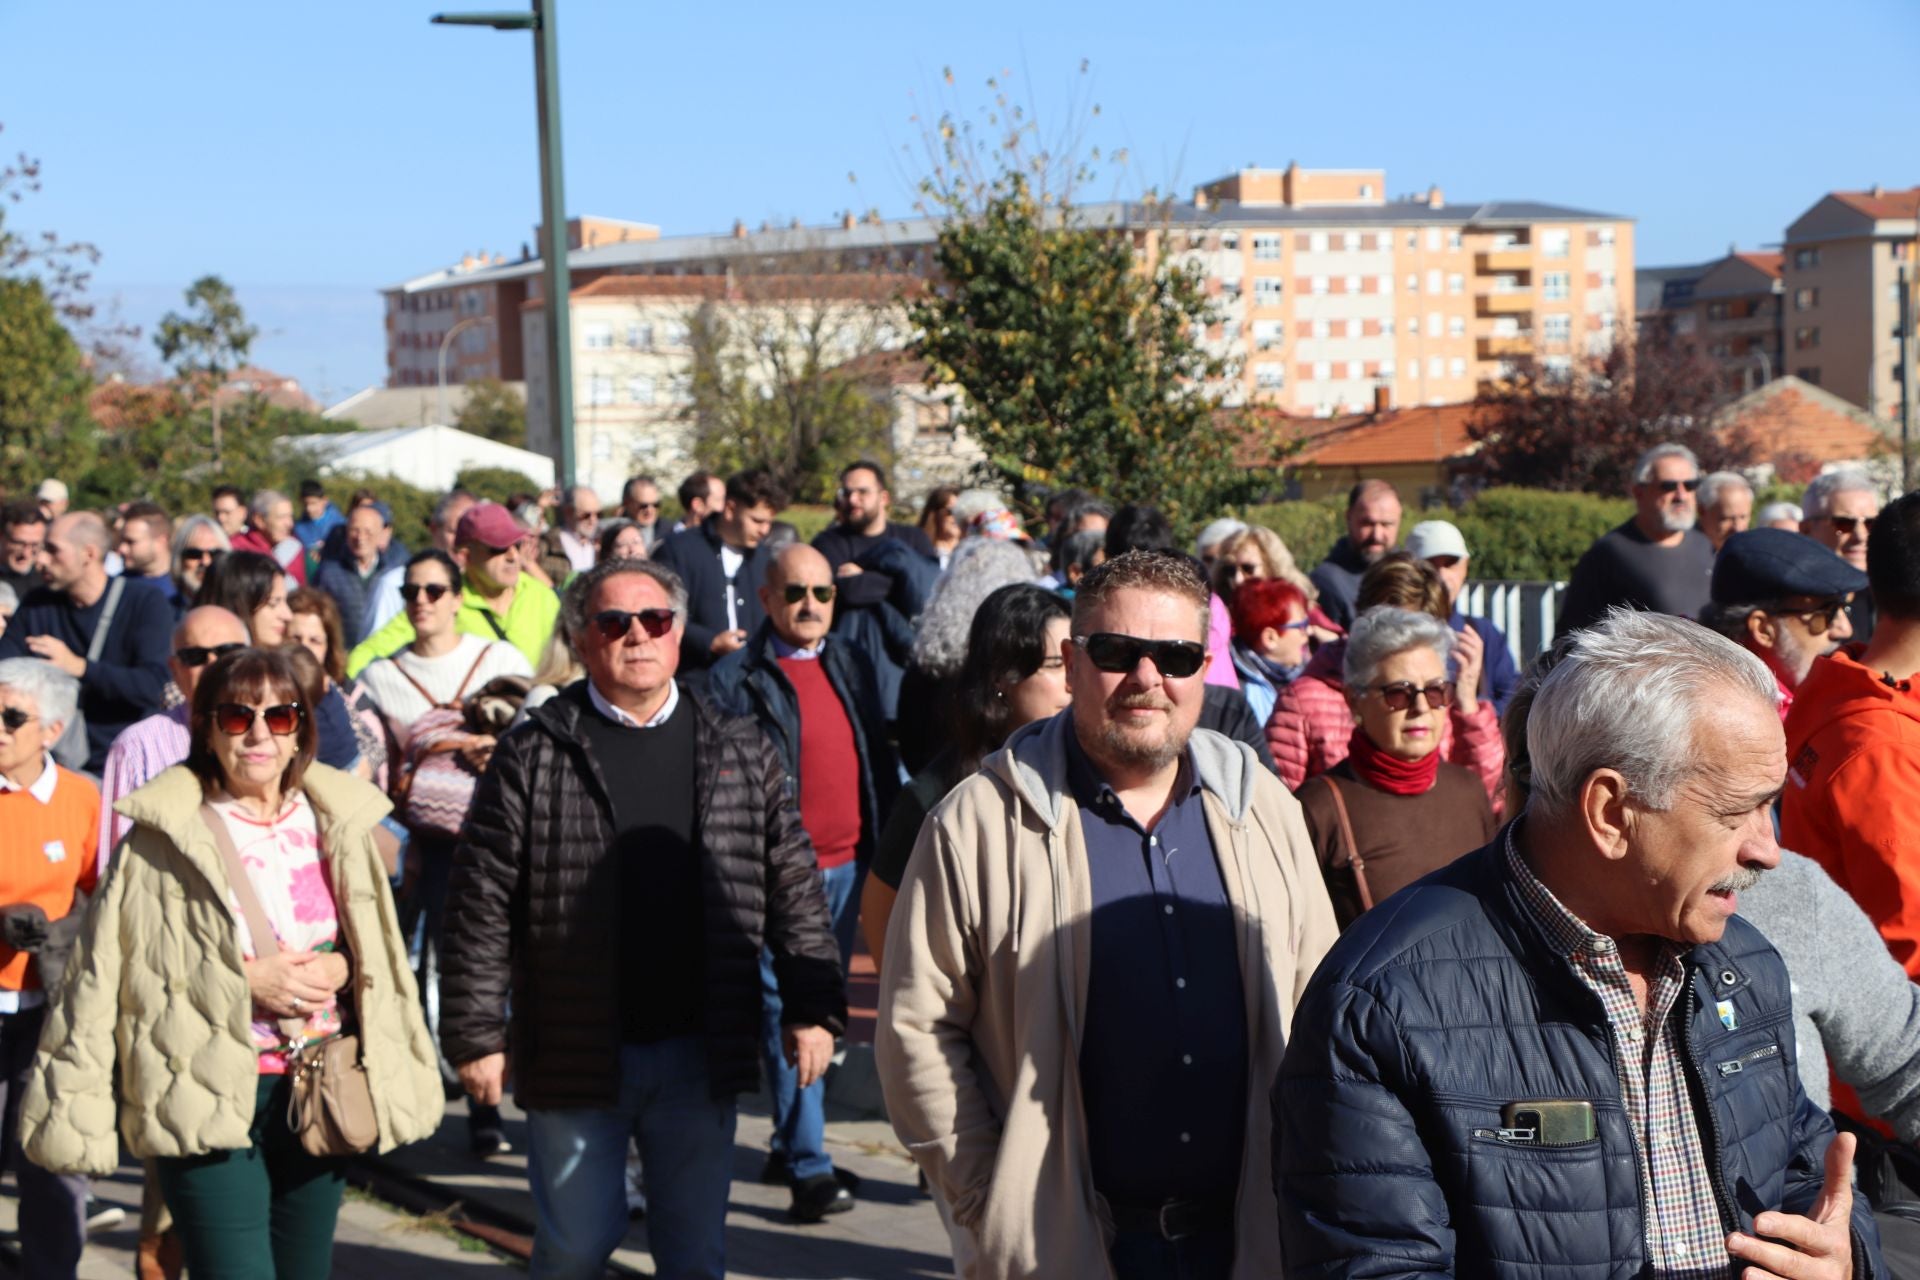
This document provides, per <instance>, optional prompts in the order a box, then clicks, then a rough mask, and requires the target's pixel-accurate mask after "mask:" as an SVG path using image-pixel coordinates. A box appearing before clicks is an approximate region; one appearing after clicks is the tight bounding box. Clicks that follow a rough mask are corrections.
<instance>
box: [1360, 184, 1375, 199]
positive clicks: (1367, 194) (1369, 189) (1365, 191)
mask: <svg viewBox="0 0 1920 1280" xmlns="http://www.w3.org/2000/svg"><path fill="white" fill-rule="evenodd" d="M1360 198H1361V199H1362V200H1371V199H1373V184H1372V183H1371V182H1363V183H1361V184H1360Z"/></svg>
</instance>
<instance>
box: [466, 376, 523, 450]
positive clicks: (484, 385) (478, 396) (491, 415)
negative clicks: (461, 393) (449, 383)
mask: <svg viewBox="0 0 1920 1280" xmlns="http://www.w3.org/2000/svg"><path fill="white" fill-rule="evenodd" d="M466 390H467V395H466V399H465V401H464V402H462V404H461V405H460V412H459V413H457V414H455V415H454V418H453V425H454V426H456V427H458V428H460V430H462V431H465V432H468V433H470V434H472V435H476V436H485V437H486V438H487V439H489V440H498V441H499V442H500V443H502V444H510V445H513V446H514V447H515V448H519V449H524V448H526V447H527V402H526V401H525V400H523V399H522V398H521V397H520V394H519V393H518V392H517V391H515V390H514V389H513V388H511V387H509V386H508V385H507V384H506V383H504V382H502V381H500V379H498V378H479V379H476V380H475V381H473V382H469V383H467V384H466Z"/></svg>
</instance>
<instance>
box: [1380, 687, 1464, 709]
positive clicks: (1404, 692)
mask: <svg viewBox="0 0 1920 1280" xmlns="http://www.w3.org/2000/svg"><path fill="white" fill-rule="evenodd" d="M1374 692H1375V693H1377V694H1379V695H1380V701H1382V702H1384V703H1386V704H1387V710H1389V711H1411V710H1413V700H1414V699H1415V698H1424V699H1425V700H1426V706H1425V708H1424V709H1426V710H1438V709H1439V708H1441V707H1444V706H1446V705H1447V703H1449V702H1451V701H1452V700H1453V682H1452V681H1451V680H1435V681H1434V682H1433V683H1432V684H1429V685H1417V684H1410V683H1408V682H1407V681H1405V680H1396V681H1394V682H1393V683H1392V684H1383V685H1379V686H1377V687H1376V688H1375V689H1374Z"/></svg>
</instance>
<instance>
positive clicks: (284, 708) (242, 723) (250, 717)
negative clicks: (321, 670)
mask: <svg viewBox="0 0 1920 1280" xmlns="http://www.w3.org/2000/svg"><path fill="white" fill-rule="evenodd" d="M255 716H258V717H260V718H261V719H263V720H265V721H266V722H267V732H268V733H270V734H272V735H273V736H274V737H276V738H284V737H286V736H288V735H289V734H292V733H295V732H298V730H299V728H300V722H301V721H302V720H304V719H306V716H307V709H306V708H305V707H303V706H301V705H300V704H299V703H297V702H283V703H281V704H280V705H279V706H276V707H268V708H267V709H266V710H264V711H255V710H254V709H253V708H252V707H249V706H246V705H245V704H243V703H239V702H223V703H221V704H220V705H219V706H217V707H215V708H214V709H213V727H214V728H216V729H218V730H219V731H220V732H222V733H224V734H226V735H227V736H228V737H231V738H241V737H245V736H246V734H247V731H248V730H250V729H252V728H253V721H254V717H255Z"/></svg>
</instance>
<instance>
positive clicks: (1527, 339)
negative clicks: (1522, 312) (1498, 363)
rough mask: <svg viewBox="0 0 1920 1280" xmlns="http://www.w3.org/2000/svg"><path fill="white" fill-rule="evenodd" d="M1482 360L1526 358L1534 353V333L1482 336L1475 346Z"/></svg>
mask: <svg viewBox="0 0 1920 1280" xmlns="http://www.w3.org/2000/svg"><path fill="white" fill-rule="evenodd" d="M1474 345H1475V347H1476V348H1477V354H1478V355H1479V357H1480V359H1482V360H1505V359H1508V358H1509V357H1512V356H1525V355H1531V354H1532V353H1533V333H1532V331H1531V330H1526V331H1523V332H1520V333H1498V334H1482V335H1481V336H1480V338H1479V340H1478V341H1477V342H1476V343H1475V344H1474Z"/></svg>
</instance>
